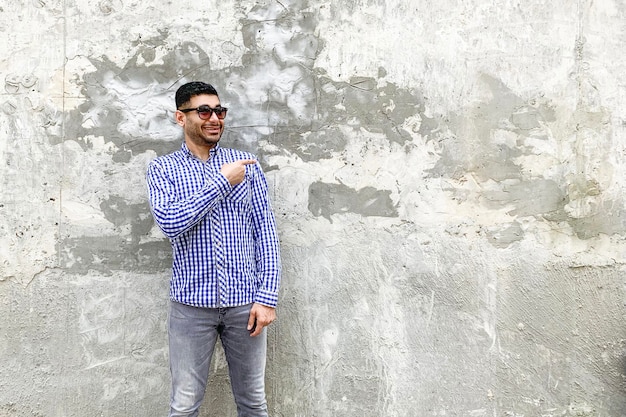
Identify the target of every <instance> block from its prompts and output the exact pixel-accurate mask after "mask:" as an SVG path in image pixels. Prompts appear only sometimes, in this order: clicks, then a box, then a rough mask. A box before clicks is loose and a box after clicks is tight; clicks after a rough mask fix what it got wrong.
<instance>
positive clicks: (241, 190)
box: [226, 178, 252, 205]
mask: <svg viewBox="0 0 626 417" xmlns="http://www.w3.org/2000/svg"><path fill="white" fill-rule="evenodd" d="M251 199H252V195H251V189H250V182H249V181H248V180H247V178H246V179H245V180H244V181H242V182H240V183H239V184H237V185H236V186H235V188H233V189H232V190H231V192H230V193H229V194H228V195H227V196H226V201H227V202H228V203H231V204H235V205H240V204H245V205H249V204H250V201H251Z"/></svg>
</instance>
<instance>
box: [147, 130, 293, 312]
mask: <svg viewBox="0 0 626 417" xmlns="http://www.w3.org/2000/svg"><path fill="white" fill-rule="evenodd" d="M241 159H256V158H255V156H254V155H251V154H249V153H247V152H242V151H238V150H235V149H228V148H223V147H220V146H219V145H217V146H216V147H215V148H213V149H211V156H210V158H209V159H208V161H206V162H203V161H202V160H200V159H199V158H197V157H195V156H194V155H193V154H192V153H191V152H190V151H189V148H187V145H186V144H185V143H184V142H183V146H182V148H181V149H180V150H178V151H176V152H173V153H171V154H169V155H165V156H161V157H159V158H156V159H154V160H153V161H152V162H151V163H150V164H149V166H148V171H147V175H146V177H147V183H148V195H149V198H150V205H151V208H152V214H153V215H154V219H155V221H156V223H157V224H158V226H159V227H160V228H161V230H162V231H163V233H164V234H165V235H166V236H167V237H168V238H169V239H170V241H171V244H172V251H173V263H172V278H171V281H170V299H171V300H173V301H176V302H179V303H183V304H187V305H192V306H197V307H209V308H216V307H233V306H239V305H244V304H249V303H259V304H264V305H266V306H270V307H276V303H277V301H278V288H279V285H280V274H281V263H280V253H279V243H278V235H277V233H276V223H275V219H274V214H273V213H272V210H271V207H270V203H269V200H268V195H267V182H266V179H265V175H264V174H263V171H262V170H261V166H260V165H259V164H258V163H256V164H253V165H247V166H246V174H245V179H244V181H243V182H241V183H240V184H237V185H236V186H235V187H232V186H231V185H230V183H229V182H228V180H227V179H226V177H225V176H223V175H222V174H221V173H220V168H221V167H222V165H223V164H226V163H230V162H235V161H237V160H241Z"/></svg>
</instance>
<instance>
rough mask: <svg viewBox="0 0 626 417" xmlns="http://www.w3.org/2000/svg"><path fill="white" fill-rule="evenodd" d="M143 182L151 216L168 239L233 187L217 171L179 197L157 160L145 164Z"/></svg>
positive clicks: (190, 226) (207, 210) (209, 208)
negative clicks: (145, 169)
mask: <svg viewBox="0 0 626 417" xmlns="http://www.w3.org/2000/svg"><path fill="white" fill-rule="evenodd" d="M146 181H147V184H148V197H149V200H150V206H151V209H152V213H153V215H154V219H155V221H156V223H157V225H158V226H159V228H161V230H162V231H163V233H164V234H165V236H167V237H168V238H170V239H174V238H176V237H177V236H178V235H180V234H181V233H184V232H185V231H187V230H189V229H190V228H192V227H193V226H195V225H196V224H197V223H198V222H199V221H200V220H202V219H203V218H204V217H205V216H206V214H207V213H208V212H209V211H210V210H211V209H212V208H213V207H215V205H216V204H217V203H218V202H219V201H221V200H222V199H223V198H224V197H225V196H226V195H227V194H228V193H230V191H231V189H232V187H231V185H230V183H229V182H228V180H227V179H226V177H225V176H224V175H222V174H221V173H218V174H216V175H213V176H212V177H207V178H206V180H205V183H204V185H203V186H202V188H200V189H199V190H198V191H197V192H195V193H193V194H191V195H190V196H188V197H186V198H184V199H182V198H180V197H179V196H178V193H177V192H176V187H175V186H174V184H173V183H172V180H171V179H170V178H169V176H168V173H167V170H166V169H164V167H163V166H162V165H161V164H159V163H158V162H157V161H156V160H155V161H152V162H151V163H150V165H149V166H148V170H147V173H146Z"/></svg>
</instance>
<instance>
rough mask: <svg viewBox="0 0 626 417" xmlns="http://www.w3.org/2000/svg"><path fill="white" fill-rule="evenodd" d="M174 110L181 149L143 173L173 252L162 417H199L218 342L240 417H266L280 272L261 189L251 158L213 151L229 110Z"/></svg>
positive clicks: (200, 100)
mask: <svg viewBox="0 0 626 417" xmlns="http://www.w3.org/2000/svg"><path fill="white" fill-rule="evenodd" d="M176 108H177V110H176V122H177V123H178V125H180V126H181V127H182V129H183V133H184V142H183V144H182V147H181V149H180V150H178V151H176V152H174V153H171V154H169V155H165V156H162V157H159V158H156V159H155V160H153V161H152V162H151V163H150V165H149V167H148V172H147V182H148V192H149V198H150V205H151V208H152V214H153V215H154V219H155V221H156V223H157V224H158V225H159V227H160V228H161V230H162V231H163V233H164V234H165V235H166V236H167V237H168V238H169V239H170V241H171V244H172V251H173V268H172V278H171V281H170V310H169V317H168V334H169V352H170V370H171V374H172V394H171V401H170V414H169V416H170V417H179V416H192V417H195V416H197V415H198V413H199V408H200V404H201V402H202V399H203V397H204V391H205V388H206V384H207V379H208V375H209V365H210V362H211V357H212V355H213V349H214V347H215V343H216V340H217V337H218V336H219V338H220V340H221V342H222V346H223V347H224V352H225V353H226V359H227V362H228V368H229V374H230V380H231V387H232V391H233V395H234V398H235V402H236V403H237V410H238V415H239V417H244V416H245V417H248V416H254V417H257V416H259V417H260V416H267V405H266V401H265V382H264V377H265V357H266V346H267V335H266V330H265V327H266V326H268V325H269V324H270V323H271V322H273V321H274V320H275V318H276V313H275V307H276V303H277V301H278V288H279V284H280V271H281V264H280V254H279V243H278V237H277V233H276V225H275V219H274V215H273V213H272V210H271V207H270V203H269V200H268V196H267V182H266V179H265V176H264V174H263V171H262V170H261V166H260V165H259V164H258V163H257V161H256V160H255V158H254V156H253V155H251V154H249V153H246V152H242V151H238V150H235V149H229V148H223V147H221V146H220V145H219V141H220V138H221V137H222V133H223V132H224V120H225V118H226V113H227V110H228V109H227V108H226V107H222V105H221V103H220V99H219V97H218V94H217V91H216V90H215V88H213V86H211V85H209V84H205V83H203V82H191V83H188V84H185V85H183V86H181V87H180V88H179V89H178V91H177V92H176Z"/></svg>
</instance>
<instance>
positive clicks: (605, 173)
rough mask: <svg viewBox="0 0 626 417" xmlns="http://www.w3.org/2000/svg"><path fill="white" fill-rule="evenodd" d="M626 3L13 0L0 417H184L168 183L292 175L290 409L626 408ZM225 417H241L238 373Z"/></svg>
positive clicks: (282, 376)
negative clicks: (180, 167) (159, 159)
mask: <svg viewBox="0 0 626 417" xmlns="http://www.w3.org/2000/svg"><path fill="white" fill-rule="evenodd" d="M625 22H626V3H625V2H624V1H623V0H596V1H592V0H578V1H572V0H568V1H565V0H554V1H549V2H546V1H543V0H542V1H539V0H528V1H508V0H507V1H505V0H494V1H480V0H468V1H458V0H457V1H450V0H439V1H436V2H433V1H423V0H419V1H413V0H404V1H401V0H379V1H373V0H350V1H343V2H339V1H337V2H328V1H321V0H309V1H306V0H280V1H278V0H274V1H270V0H258V1H255V2H243V1H241V2H239V1H235V0H221V1H197V0H196V1H188V0H181V1H176V2H157V1H152V2H150V1H134V0H132V1H131V0H101V1H88V0H74V1H70V0H47V1H31V0H28V1H26V0H4V1H3V3H2V4H1V5H0V36H1V37H2V39H3V41H2V42H0V51H1V54H0V81H1V80H3V81H4V89H2V90H3V91H2V92H1V96H0V129H1V131H0V140H1V142H0V160H1V162H2V163H1V164H0V186H1V188H0V316H1V317H2V319H1V320H0V357H1V359H2V360H1V361H0V416H11V417H13V416H17V417H21V416H28V417H31V416H36V417H62V416H63V417H65V416H67V417H70V416H71V417H79V416H80V417H91V416H103V417H105V416H106V417H121V416H132V417H144V416H145V417H147V416H151V417H153V416H165V415H166V409H167V401H168V398H167V397H168V386H169V379H168V367H167V354H168V353H167V347H166V330H165V318H166V306H167V284H168V277H169V265H170V260H171V258H170V248H169V243H168V242H167V241H166V240H165V239H164V237H163V236H162V234H161V233H160V231H159V230H158V229H157V228H156V227H155V225H154V223H153V221H152V218H151V215H150V213H149V208H148V205H147V199H146V189H145V183H144V172H145V168H146V165H147V163H148V162H149V161H150V160H151V159H152V158H154V157H156V156H157V155H161V154H164V153H167V152H170V151H172V150H174V149H177V148H178V147H179V145H180V141H181V134H180V131H179V128H178V126H177V125H176V124H175V123H174V122H173V109H174V105H173V94H174V91H175V90H176V88H177V87H178V86H179V85H180V84H181V83H183V82H185V81H191V80H196V79H199V80H205V81H209V82H211V83H214V84H215V85H216V86H217V88H218V90H219V91H220V92H221V98H222V101H223V103H224V104H226V105H227V106H229V107H230V108H231V112H230V113H229V117H228V119H227V122H228V131H227V132H226V134H225V137H224V138H223V143H224V145H227V146H232V147H237V148H242V149H246V150H250V151H253V152H254V153H256V154H257V155H258V156H259V159H260V161H261V163H262V164H263V167H264V169H265V170H266V172H267V175H268V180H269V183H270V187H271V198H272V201H273V204H274V207H275V210H276V215H277V221H278V227H279V232H280V236H281V240H282V248H283V261H284V283H283V287H282V292H281V301H280V306H279V309H278V314H279V320H278V321H277V322H276V323H275V324H274V325H273V327H272V328H271V332H270V351H269V364H268V367H269V368H268V396H269V402H270V408H271V411H272V415H273V416H285V417H287V416H293V417H302V416H314V417H330V416H342V417H344V416H345V417H362V416H384V417H388V416H389V417H391V416H398V417H400V416H418V417H422V416H468V417H482V416H485V417H486V416H490V417H494V416H495V417H528V416H542V417H550V416H579V417H580V416H596V417H610V416H613V417H619V416H624V415H626V356H625V355H626V328H625V327H626V324H625V322H624V300H625V293H626V280H625V277H624V265H625V260H626V251H625V249H626V223H625V218H626V212H625V205H624V188H625V187H626V180H625V178H626V177H625V173H626V149H625V144H624V143H625V142H624V134H625V132H626V83H625V81H624V80H625V78H624V74H626V57H625V56H624V45H625V42H626V23H625ZM215 359H216V360H215V363H214V365H213V369H214V371H215V372H214V374H213V376H212V385H211V388H210V389H209V392H208V393H207V399H206V404H205V407H204V408H203V411H202V414H201V415H202V416H203V417H207V416H215V417H217V416H219V417H222V416H226V417H229V416H235V415H236V412H235V410H234V406H233V404H232V397H231V395H230V393H229V385H228V382H227V371H226V367H225V363H224V358H223V352H220V353H219V354H218V355H217V357H216V358H215Z"/></svg>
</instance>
